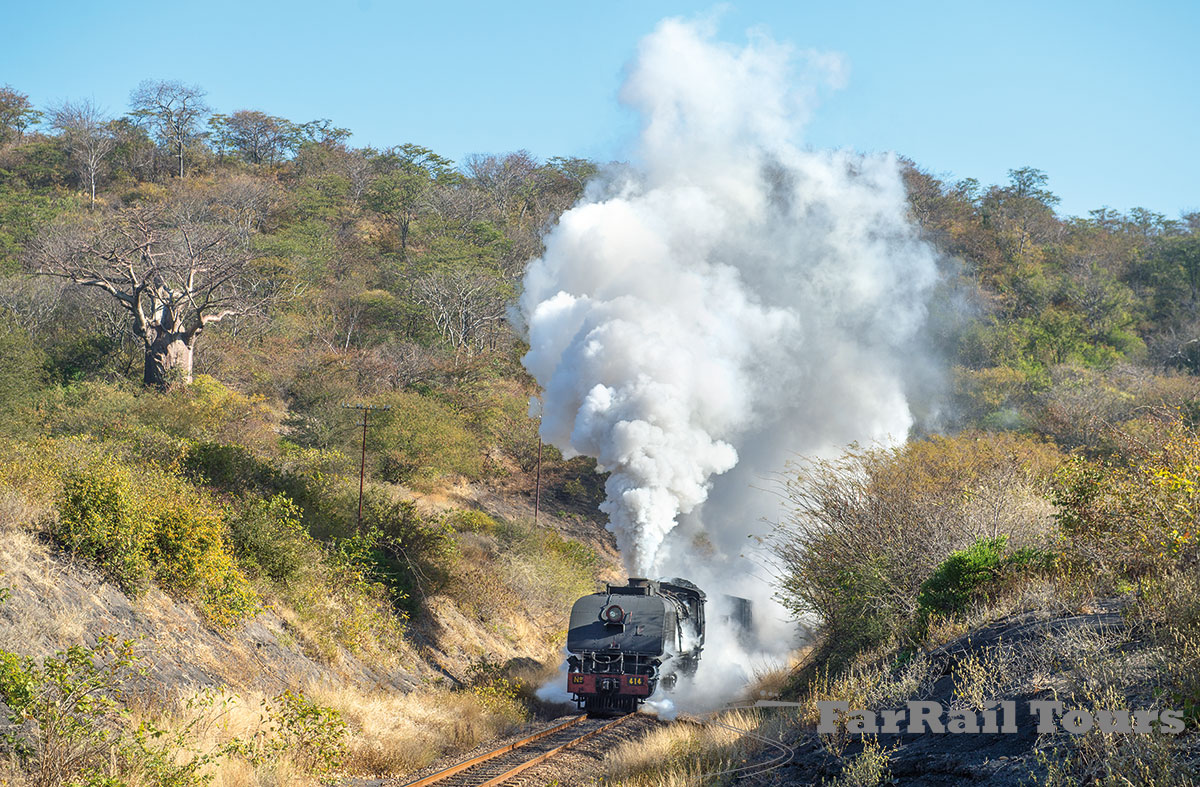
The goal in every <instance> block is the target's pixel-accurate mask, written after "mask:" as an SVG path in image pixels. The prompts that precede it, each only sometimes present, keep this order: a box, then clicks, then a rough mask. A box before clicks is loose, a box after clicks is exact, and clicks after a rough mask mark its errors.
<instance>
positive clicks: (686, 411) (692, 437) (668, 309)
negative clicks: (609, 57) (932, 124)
mask: <svg viewBox="0 0 1200 787" xmlns="http://www.w3.org/2000/svg"><path fill="white" fill-rule="evenodd" d="M798 72H800V73H799V76H798ZM814 73H816V74H817V75H818V76H819V75H821V74H823V75H824V76H825V77H826V78H827V81H832V82H837V81H838V80H840V79H841V67H840V64H839V61H838V59H837V58H831V57H830V56H827V55H826V56H813V55H798V54H796V53H794V52H793V51H792V50H790V49H789V48H787V47H785V46H783V45H780V44H777V43H775V42H772V41H770V40H768V39H766V38H763V37H761V36H758V37H755V38H753V39H752V40H751V42H750V44H749V45H747V46H745V47H742V48H736V47H732V46H728V45H725V44H721V43H717V42H714V41H713V39H712V31H711V30H709V29H708V28H707V27H706V26H704V25H703V24H696V23H689V22H683V21H679V20H668V21H665V22H663V23H662V24H661V25H660V26H659V27H658V28H657V30H656V31H655V32H654V33H652V34H651V35H649V36H648V37H646V38H645V39H644V41H643V42H642V44H641V47H640V50H639V52H638V55H637V58H636V61H635V62H634V63H633V65H632V67H631V70H630V72H629V76H628V79H627V81H626V84H625V86H624V88H623V91H622V99H623V101H624V102H626V103H627V104H628V105H629V106H630V107H632V108H633V109H634V110H636V111H637V112H638V113H640V115H641V117H642V122H643V126H642V134H641V138H640V148H639V157H638V163H637V165H636V166H634V167H629V168H621V169H619V170H614V171H611V172H607V173H605V176H604V177H602V178H600V179H599V181H598V182H597V183H594V184H593V186H592V188H591V189H590V190H589V192H588V194H587V195H586V197H585V199H584V200H582V201H581V203H580V204H579V205H577V206H576V207H574V208H573V209H572V210H570V211H568V212H566V213H565V214H563V216H562V218H561V220H560V222H559V224H558V225H557V227H556V228H555V229H554V230H553V232H551V233H550V235H549V236H548V237H547V239H546V253H545V254H544V255H543V256H542V257H541V258H540V259H537V260H534V261H533V262H532V263H530V265H529V267H528V270H527V272H526V275H525V282H524V285H525V287H524V294H523V297H522V300H521V310H522V314H523V317H524V319H525V322H526V325H527V328H528V334H529V340H530V345H531V349H530V352H529V353H528V355H527V356H526V357H525V359H524V363H525V366H526V367H527V368H528V370H529V371H530V373H531V374H533V376H534V377H535V378H536V379H537V380H538V382H539V383H540V384H541V386H542V387H543V389H544V393H543V405H542V413H541V417H542V423H541V433H542V437H543V438H544V439H545V440H546V441H547V442H549V443H552V444H553V445H555V446H557V447H558V448H560V449H562V450H563V452H564V453H565V454H566V455H568V456H572V455H576V454H585V455H588V456H593V457H595V458H596V459H597V460H598V463H599V465H600V466H601V468H602V469H604V470H607V471H609V472H610V476H609V479H608V482H607V485H606V496H607V499H606V500H605V502H604V504H603V505H602V506H601V508H602V509H603V510H604V512H605V513H606V514H607V515H608V517H609V522H610V524H609V527H610V529H611V530H612V531H613V533H614V534H615V536H616V539H617V543H618V546H619V547H620V549H621V551H622V554H623V555H624V558H625V562H626V568H627V569H628V571H629V572H630V573H631V574H633V575H639V576H655V575H658V574H661V573H662V572H663V571H665V570H675V571H678V572H680V573H683V574H684V575H686V576H695V575H696V573H697V572H696V570H695V567H696V563H698V562H700V560H699V559H698V556H699V555H701V554H704V555H706V558H705V561H706V562H713V561H716V562H719V561H720V560H721V559H723V558H728V559H733V560H736V558H737V555H738V554H740V553H741V552H742V551H743V550H744V548H745V544H746V535H747V534H750V533H752V532H754V530H755V528H756V527H760V526H761V523H760V522H759V521H758V519H759V517H761V516H763V515H764V514H765V515H768V516H769V515H770V509H771V505H773V504H774V500H773V498H771V496H770V495H769V494H767V493H764V492H759V491H757V490H755V489H754V487H755V486H756V484H757V485H759V486H761V480H762V476H763V475H765V474H769V473H772V472H778V471H780V470H782V469H783V465H784V462H785V461H786V460H787V458H788V457H789V456H790V455H792V454H795V453H820V452H829V451H832V450H835V449H837V448H839V447H841V446H844V445H845V444H847V443H850V442H852V441H867V442H869V441H886V440H889V439H892V440H895V439H903V438H904V437H905V436H906V434H907V433H908V430H909V428H910V426H911V425H912V423H913V416H912V412H911V410H910V406H909V399H908V393H909V391H910V390H911V382H912V379H911V378H912V374H911V372H912V371H913V369H914V368H918V366H919V365H917V364H914V361H913V359H914V357H915V354H914V344H915V340H916V337H917V335H918V332H919V330H920V327H921V325H922V323H923V321H924V316H925V303H926V300H927V298H928V295H929V292H930V290H931V288H932V286H933V284H934V281H935V277H936V269H935V263H934V257H933V253H932V252H931V250H930V249H929V248H928V247H927V246H926V245H924V244H923V243H921V242H920V241H919V240H918V239H917V237H916V234H915V231H914V229H913V228H912V226H911V225H910V223H909V221H908V219H907V217H906V202H905V195H904V188H903V184H902V180H901V177H900V173H899V168H898V165H897V162H896V160H895V158H894V157H893V156H891V155H870V156H861V155H857V154H854V153H851V152H848V151H836V152H834V151H816V152H813V151H809V150H805V149H802V148H801V147H800V142H799V132H800V128H801V126H802V124H803V120H804V118H805V115H806V113H807V112H808V111H809V110H810V108H811V98H812V96H813V95H814V93H815V87H814V81H813V79H812V77H813V76H814ZM739 462H740V463H741V466H740V467H739ZM735 467H739V472H734V473H730V472H729V471H731V470H733V469H734V468H735ZM726 473H729V475H727V476H725V478H727V479H729V482H728V483H724V484H722V483H715V482H717V481H718V479H721V478H722V474H726ZM710 497H711V500H710ZM756 497H757V499H755V498H756ZM706 500H709V502H708V504H706V505H703V507H702V504H705V501H706ZM681 520H682V521H683V522H684V523H685V527H683V528H681V531H680V533H679V534H677V536H676V537H673V538H672V539H671V543H670V544H668V545H666V546H664V542H665V541H667V537H668V534H670V533H671V531H672V530H673V529H674V528H675V527H676V526H677V524H679V523H680V521H681ZM679 536H683V538H680V537H679ZM698 550H700V551H698ZM689 569H691V570H690V571H689ZM710 570H711V569H710ZM704 573H709V572H708V571H705V572H704Z"/></svg>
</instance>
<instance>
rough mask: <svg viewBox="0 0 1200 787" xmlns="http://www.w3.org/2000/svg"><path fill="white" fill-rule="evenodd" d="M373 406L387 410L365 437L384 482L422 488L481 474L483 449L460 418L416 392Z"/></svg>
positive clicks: (386, 398)
mask: <svg viewBox="0 0 1200 787" xmlns="http://www.w3.org/2000/svg"><path fill="white" fill-rule="evenodd" d="M375 401H376V402H377V403H381V404H388V405H391V408H392V410H391V412H389V413H388V414H387V416H386V420H383V422H382V423H380V424H378V425H377V426H376V427H374V429H373V432H374V434H373V435H371V436H369V438H368V447H369V448H374V449H375V450H381V451H382V455H381V458H380V460H379V464H380V467H379V470H380V475H381V477H382V478H383V479H384V480H386V481H390V482H392V483H415V484H417V485H427V484H428V483H430V482H431V481H432V480H433V479H435V478H437V477H439V476H443V475H447V474H451V473H457V474H459V475H463V476H466V477H467V478H479V477H480V476H481V475H482V473H483V460H482V454H483V450H482V446H481V445H480V442H479V439H478V438H477V437H476V436H475V434H474V433H473V432H472V431H471V429H470V428H469V427H468V425H467V419H466V417H465V416H464V415H463V414H460V413H459V412H457V411H455V410H453V409H452V408H450V407H449V406H447V405H445V404H443V403H441V402H439V401H437V400H436V399H434V398H432V397H429V396H421V395H420V394H415V393H408V392H397V393H394V394H388V395H386V396H382V397H379V398H378V399H377V400H375ZM381 420H382V419H381Z"/></svg>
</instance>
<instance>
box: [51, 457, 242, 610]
mask: <svg viewBox="0 0 1200 787" xmlns="http://www.w3.org/2000/svg"><path fill="white" fill-rule="evenodd" d="M58 508H59V517H58V520H57V521H56V522H55V523H54V525H53V526H52V531H51V532H52V534H53V535H54V537H55V538H56V539H57V540H58V541H59V543H61V544H62V545H63V546H64V547H66V548H67V549H69V550H71V551H72V552H73V553H75V554H79V555H83V556H85V557H88V558H90V559H92V560H94V561H95V562H96V564H97V565H98V566H99V567H100V568H101V570H103V571H104V572H105V573H106V574H108V575H109V577H110V578H112V580H113V581H114V582H116V583H117V585H118V586H119V587H120V588H121V589H122V590H124V591H125V592H126V593H129V594H137V593H139V592H141V591H142V590H144V589H145V587H146V585H147V583H148V582H149V581H150V579H152V578H153V579H157V580H158V582H159V584H160V585H161V586H162V587H163V588H164V589H165V590H168V591H171V592H173V593H175V594H176V595H180V596H184V597H187V598H191V599H192V600H193V601H196V602H197V603H198V604H199V605H200V607H201V610H202V611H203V612H204V613H205V614H206V616H207V617H208V618H209V620H210V621H212V622H213V623H215V624H217V625H220V626H228V625H232V624H233V623H234V622H236V621H237V620H240V619H242V618H244V617H247V616H249V615H251V614H253V613H254V612H255V610H256V609H257V602H256V599H255V597H254V594H253V593H252V592H251V591H250V589H249V587H248V586H247V584H246V580H245V577H243V576H242V574H241V572H239V571H238V570H237V568H236V567H235V566H234V565H233V561H232V560H231V558H230V556H229V553H228V552H227V550H226V547H225V543H224V539H223V536H222V527H223V525H222V520H221V517H220V515H219V514H218V513H217V512H216V511H215V510H213V508H212V507H211V506H210V505H209V504H208V503H207V502H206V501H205V500H204V499H203V498H202V497H200V496H199V495H198V494H197V493H196V492H195V490H193V489H191V488H190V487H188V486H187V485H186V484H184V483H183V482H181V481H180V480H178V479H176V478H173V477H171V476H169V475H167V474H165V473H162V472H161V471H155V470H143V471H142V472H140V473H138V474H137V475H135V474H134V473H133V472H132V471H130V470H129V469H128V468H127V467H126V466H124V465H123V464H121V463H120V462H118V461H117V460H116V458H114V457H112V456H103V457H101V458H99V459H97V460H94V461H92V462H90V463H87V464H85V465H84V466H83V467H82V468H81V469H79V470H76V471H73V472H70V473H69V474H68V475H67V477H66V478H65V480H64V482H63V487H62V492H61V494H60V496H59V503H58Z"/></svg>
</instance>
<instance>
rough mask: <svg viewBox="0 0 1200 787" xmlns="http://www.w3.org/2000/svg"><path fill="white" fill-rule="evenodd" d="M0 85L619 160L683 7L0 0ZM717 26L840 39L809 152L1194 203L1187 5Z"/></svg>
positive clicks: (1196, 109) (37, 94)
mask: <svg viewBox="0 0 1200 787" xmlns="http://www.w3.org/2000/svg"><path fill="white" fill-rule="evenodd" d="M3 5H4V6H5V9H4V14H3V16H4V17H5V26H6V27H8V28H9V31H8V35H6V36H5V45H4V46H3V47H2V48H0V83H5V82H7V83H9V84H11V85H12V86H13V87H15V88H17V89H19V90H22V91H24V92H26V93H28V94H29V95H30V97H31V98H32V99H33V100H34V102H35V103H36V104H38V105H39V106H45V105H47V104H50V103H53V102H56V101H60V100H63V99H74V98H82V97H91V98H93V99H94V100H96V101H97V102H98V103H100V104H101V105H102V106H104V107H105V108H107V109H108V110H109V111H110V112H113V113H121V112H124V111H125V110H126V109H127V104H128V96H129V92H130V90H132V89H133V88H134V87H135V86H136V85H137V83H138V82H140V81H141V80H142V79H146V78H154V79H180V80H183V81H185V82H191V83H198V84H200V85H201V86H203V87H204V88H206V89H207V90H208V93H209V97H208V101H209V103H210V104H211V105H212V106H213V107H214V109H216V110H218V111H223V112H231V111H234V110H236V109H243V108H246V109H261V110H264V111H267V112H270V113H273V114H278V115H283V116H286V117H288V118H290V119H292V120H297V121H303V120H310V119H313V118H318V117H328V118H331V119H332V120H333V121H334V122H335V123H336V124H338V125H340V126H344V127H347V128H350V129H351V130H353V131H354V133H355V135H354V137H353V139H352V140H351V141H352V144H355V145H367V144H370V145H375V146H386V145H391V144H398V143H401V142H416V143H419V144H423V145H426V146H429V147H431V148H433V149H435V150H436V151H438V152H439V153H442V154H443V155H447V156H449V157H451V158H454V159H456V160H461V159H462V158H463V157H464V156H465V155H467V154H469V153H480V152H484V153H487V152H505V151H509V150H515V149H519V148H525V149H527V150H529V151H531V152H532V153H534V154H535V155H537V156H539V157H541V158H547V157H549V156H554V155H580V156H589V157H594V158H599V159H604V160H608V159H614V158H624V157H627V156H628V151H629V149H630V142H631V140H632V137H633V134H634V131H635V121H634V120H633V118H632V117H631V116H630V115H629V113H628V112H627V111H625V110H623V109H622V108H621V107H620V106H619V104H618V102H617V91H618V88H619V86H620V83H621V77H622V70H623V68H624V66H625V64H626V63H627V62H628V61H629V59H630V58H631V57H632V56H633V53H634V51H635V48H636V46H637V42H638V40H639V39H640V38H641V37H642V36H643V35H645V34H646V33H648V32H650V31H651V30H652V29H653V28H654V26H655V24H656V23H657V22H658V21H659V20H660V19H662V18H664V17H668V16H683V17H694V16H696V15H698V14H706V13H710V12H712V11H713V9H714V8H716V7H717V6H714V5H712V4H707V3H686V2H659V3H655V2H627V1H626V0H607V1H606V2H582V1H579V0H557V1H556V2H508V3H498V2H492V3H483V2H479V3H466V2H457V1H456V0H442V1H440V2H438V1H436V0H434V1H432V2H422V3H409V2H385V1H384V0H350V2H337V1H336V0H327V1H326V2H316V1H313V0H292V2H286V3H284V2H255V1H254V0H243V2H227V1H226V0H217V1H216V2H208V3H204V4H190V3H189V4H185V3H179V2H175V3H171V2H161V0H160V2H156V3H149V2H141V1H140V0H139V1H137V2H134V1H133V0H108V2H104V3H96V2H65V1H64V0H43V1H42V2H40V3H34V2H22V1H21V0H3ZM720 9H721V10H720V11H719V15H718V19H719V22H718V28H719V37H720V38H721V39H722V40H725V41H729V42H731V43H734V44H739V43H742V42H744V41H745V40H746V31H747V30H748V29H750V28H754V27H759V28H764V29H765V30H767V31H768V32H769V33H770V35H771V36H772V37H773V38H775V39H776V40H779V41H786V42H789V43H791V44H792V45H794V46H795V47H796V48H798V49H816V50H822V51H832V52H837V53H840V54H841V55H842V56H843V57H844V58H845V60H846V62H847V63H848V64H849V80H848V83H847V85H846V86H845V87H844V88H843V89H841V90H839V91H836V92H826V93H824V94H823V100H822V105H821V106H820V107H819V108H818V110H817V111H816V113H815V116H814V117H813V120H812V121H811V123H810V124H809V127H808V128H807V130H806V133H805V142H806V143H807V144H809V145H812V146H814V147H852V148H856V149H858V150H863V151H878V150H895V151H897V152H899V153H902V154H904V155H907V156H909V157H911V158H913V159H914V160H916V161H917V163H918V164H920V165H921V166H923V167H925V168H926V169H929V170H931V171H933V172H934V173H936V174H942V175H946V176H949V177H951V178H955V179H957V178H961V177H968V176H970V177H976V178H978V179H980V180H981V181H983V182H985V183H992V182H1001V181H1004V180H1005V178H1006V172H1007V170H1008V169H1010V168H1016V167H1021V166H1025V165H1029V166H1035V167H1038V168H1040V169H1043V170H1045V171H1046V172H1047V173H1048V174H1049V176H1050V187H1051V188H1052V190H1054V191H1055V192H1056V193H1057V194H1058V195H1059V196H1061V197H1062V203H1061V205H1060V209H1061V211H1062V212H1063V213H1066V214H1071V215H1084V214H1086V212H1087V211H1088V210H1090V209H1092V208H1096V207H1099V206H1101V205H1108V206H1111V207H1113V208H1117V209H1118V210H1128V209H1129V208H1131V207H1134V206H1143V207H1147V208H1150V209H1152V210H1156V211H1160V212H1163V213H1166V214H1168V215H1170V216H1175V215H1177V214H1178V213H1179V211H1180V210H1184V209H1188V210H1195V209H1200V150H1198V148H1197V142H1198V140H1200V133H1198V130H1200V48H1198V47H1197V46H1196V44H1195V42H1196V41H1197V40H1198V38H1200V2H1195V0H1178V1H1176V2H1168V1H1166V0H1160V1H1159V2H1143V3H1137V4H1135V3H1129V2H1121V3H1117V2H1106V1H1105V0H1089V1H1088V2H1050V0H1043V2H1024V1H1023V0H1019V1H1017V2H1013V1H1012V0H1009V1H1007V2H989V3H971V2H961V1H960V2H932V1H927V2H921V1H919V0H917V1H910V2H903V3H900V2H895V0H892V2H865V1H857V2H856V1H854V0H839V1H836V2H834V1H831V0H825V1H824V2H813V1H812V0H796V1H795V2H751V1H748V0H747V1H743V2H733V3H728V4H725V5H723V6H720Z"/></svg>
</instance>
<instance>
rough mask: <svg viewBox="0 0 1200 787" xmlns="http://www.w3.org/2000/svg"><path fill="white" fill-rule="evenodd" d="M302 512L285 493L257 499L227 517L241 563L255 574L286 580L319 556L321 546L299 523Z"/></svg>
mask: <svg viewBox="0 0 1200 787" xmlns="http://www.w3.org/2000/svg"><path fill="white" fill-rule="evenodd" d="M301 516H302V512H301V511H300V508H299V507H298V506H297V505H296V504H295V503H294V502H292V499H291V498H289V497H288V496H287V495H285V494H283V493H280V494H277V495H275V496H273V497H271V498H269V499H267V500H256V501H254V502H253V503H251V504H249V505H248V506H246V507H245V508H244V509H243V510H242V511H241V512H240V513H238V514H237V515H236V516H233V517H231V518H230V519H229V533H230V537H231V540H232V542H233V547H234V550H235V553H236V554H237V556H238V559H239V560H240V561H241V563H242V565H243V566H245V567H246V568H247V569H248V570H249V571H251V572H252V573H255V574H262V575H266V576H268V577H270V578H271V579H274V580H277V581H280V582H286V581H288V580H289V579H291V578H292V577H293V576H295V574H296V573H297V572H298V571H299V570H300V569H301V568H303V567H304V566H305V565H306V564H309V563H311V562H313V561H314V560H316V559H318V558H319V554H320V547H319V545H318V544H317V542H316V541H314V540H313V538H312V536H310V535H309V534H308V532H307V531H306V530H305V529H304V525H303V524H301Z"/></svg>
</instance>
